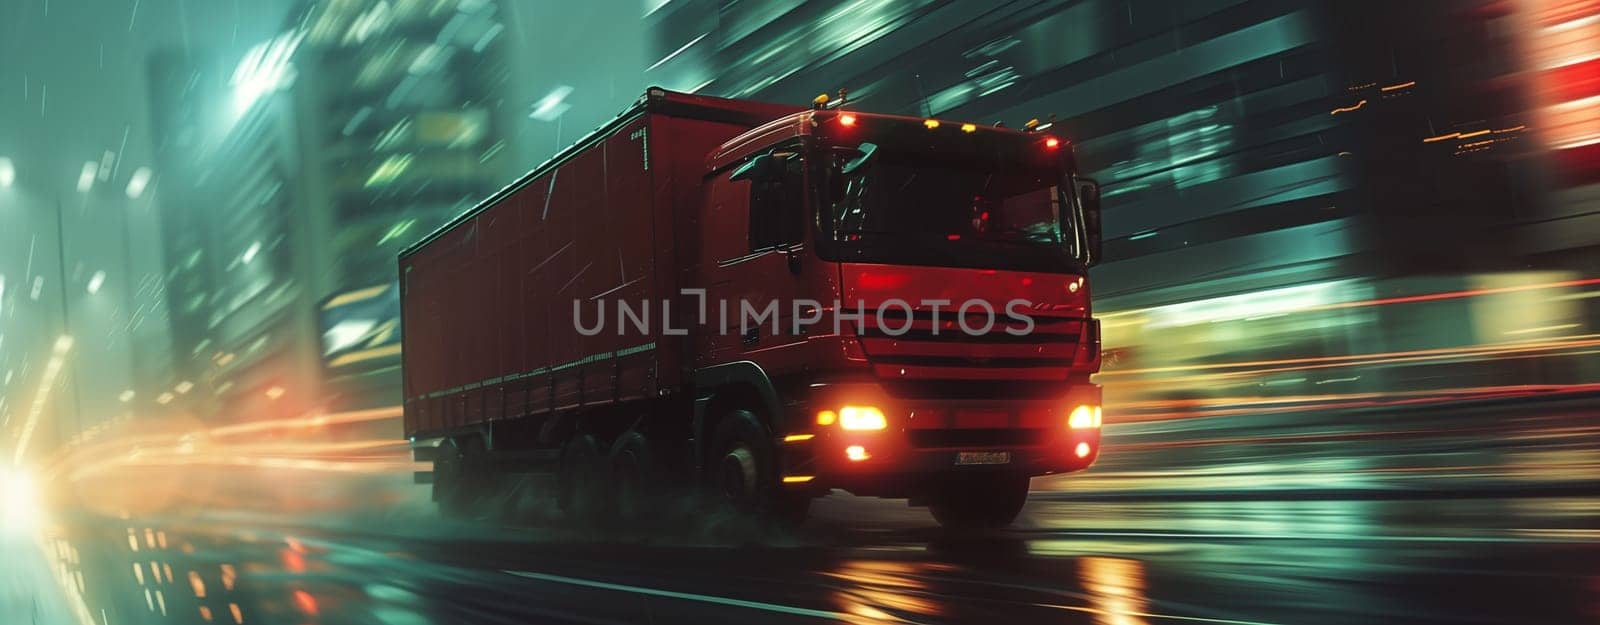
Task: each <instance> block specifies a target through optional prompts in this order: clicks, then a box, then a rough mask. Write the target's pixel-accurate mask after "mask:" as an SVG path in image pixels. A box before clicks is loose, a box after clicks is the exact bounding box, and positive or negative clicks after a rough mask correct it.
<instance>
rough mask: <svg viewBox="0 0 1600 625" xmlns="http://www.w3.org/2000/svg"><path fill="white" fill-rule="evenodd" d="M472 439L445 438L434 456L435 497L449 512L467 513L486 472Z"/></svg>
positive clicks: (452, 514)
mask: <svg viewBox="0 0 1600 625" xmlns="http://www.w3.org/2000/svg"><path fill="white" fill-rule="evenodd" d="M473 449H474V446H473V445H472V443H471V441H467V440H459V439H454V438H451V439H446V440H445V441H444V442H442V443H440V444H439V449H438V451H437V452H436V453H435V456H434V460H433V500H434V501H436V502H438V504H439V511H440V512H442V513H444V514H445V515H446V516H452V517H461V516H466V514H467V512H468V511H469V510H471V508H472V506H473V504H474V503H476V502H477V499H478V494H479V490H480V487H481V486H482V481H483V476H482V475H479V474H480V473H481V472H480V471H478V470H477V469H478V464H479V461H480V460H481V458H477V457H474V456H475V454H474V453H473Z"/></svg>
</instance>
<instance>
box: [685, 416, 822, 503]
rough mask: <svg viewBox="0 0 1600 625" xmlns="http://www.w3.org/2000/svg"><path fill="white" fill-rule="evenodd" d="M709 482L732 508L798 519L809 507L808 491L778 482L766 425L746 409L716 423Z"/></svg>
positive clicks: (776, 463)
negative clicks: (786, 488) (789, 490)
mask: <svg viewBox="0 0 1600 625" xmlns="http://www.w3.org/2000/svg"><path fill="white" fill-rule="evenodd" d="M715 440H716V447H715V449H718V450H720V453H719V454H718V456H717V458H716V459H715V461H714V462H713V464H712V465H711V475H710V478H711V483H712V485H713V486H714V487H715V488H716V492H717V494H719V495H721V496H722V499H723V500H724V501H726V502H728V503H729V504H731V505H733V507H734V508H736V509H739V510H742V511H745V512H752V513H757V514H769V515H772V516H773V517H775V518H777V519H778V520H781V521H784V522H789V523H799V522H801V521H803V520H805V516H806V513H807V511H808V510H809V509H810V507H811V505H810V504H811V497H810V494H809V493H786V492H783V490H782V489H781V488H780V487H779V484H778V462H777V452H776V450H774V449H773V444H772V437H771V436H770V435H769V434H768V433H767V428H766V426H763V425H761V422H760V421H758V420H757V419H756V416H755V415H754V414H753V413H751V412H750V411H748V410H735V411H733V412H732V413H730V414H729V415H728V416H726V417H723V419H722V422H721V423H719V424H718V425H717V435H716V438H715Z"/></svg>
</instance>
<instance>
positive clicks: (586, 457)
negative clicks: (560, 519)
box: [556, 434, 605, 520]
mask: <svg viewBox="0 0 1600 625" xmlns="http://www.w3.org/2000/svg"><path fill="white" fill-rule="evenodd" d="M604 467H605V464H604V456H603V455H601V453H600V444H599V443H597V442H595V439H594V437H593V436H591V435H588V434H575V435H573V437H572V438H570V439H568V440H567V444H566V445H563V446H562V447H561V466H560V468H559V469H558V470H557V472H556V505H558V506H560V508H561V511H562V512H563V513H566V515H567V517H568V518H572V519H579V520H590V519H595V518H597V517H599V516H600V511H601V507H602V506H601V501H602V497H601V493H602V492H603V489H604V481H605V474H604Z"/></svg>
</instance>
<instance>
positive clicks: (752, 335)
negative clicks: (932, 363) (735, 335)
mask: <svg viewBox="0 0 1600 625" xmlns="http://www.w3.org/2000/svg"><path fill="white" fill-rule="evenodd" d="M740 342H742V343H744V344H745V345H755V344H756V343H760V342H761V326H756V327H754V328H750V329H749V330H745V331H744V336H743V337H741V338H740Z"/></svg>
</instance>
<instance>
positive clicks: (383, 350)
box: [289, 0, 511, 407]
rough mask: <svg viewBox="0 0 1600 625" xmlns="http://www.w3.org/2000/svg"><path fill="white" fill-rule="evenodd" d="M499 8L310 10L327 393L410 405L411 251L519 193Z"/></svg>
mask: <svg viewBox="0 0 1600 625" xmlns="http://www.w3.org/2000/svg"><path fill="white" fill-rule="evenodd" d="M505 19H506V18H505V16H504V15H503V12H502V11H501V10H500V7H499V6H498V3H497V2H494V1H492V0H426V1H424V0H398V1H385V0H336V1H326V2H305V3H302V4H301V5H300V6H299V8H297V9H296V10H293V11H291V12H290V19H289V24H290V27H291V28H292V29H294V30H295V32H297V33H298V34H299V35H300V36H303V41H301V43H300V45H299V47H298V49H297V50H296V52H295V54H294V58H293V63H294V65H295V68H296V72H297V74H298V80H297V83H296V86H295V88H294V93H295V97H296V100H297V106H298V109H297V111H298V116H299V118H300V123H299V132H300V140H301V141H302V154H303V157H304V159H305V163H304V167H303V168H302V170H301V172H300V177H301V180H300V181H299V182H300V184H302V185H304V188H305V189H306V194H305V196H304V200H305V208H306V211H307V215H308V218H309V227H310V228H311V230H312V232H313V233H314V234H313V237H312V240H314V241H317V247H316V249H314V250H304V251H302V253H310V254H314V255H316V256H318V257H319V258H320V259H321V260H320V261H319V263H318V267H319V269H318V271H316V272H315V273H313V274H312V275H309V276H307V278H308V280H309V282H308V288H309V289H310V291H311V292H312V293H315V294H316V295H317V298H318V302H319V303H318V312H317V314H318V317H319V331H318V332H317V334H318V335H319V336H320V337H321V341H322V345H321V353H322V356H323V369H324V374H325V377H324V379H325V381H326V384H325V386H324V394H325V395H326V396H327V397H328V401H329V402H330V405H332V406H333V407H356V406H369V407H370V406H380V405H394V404H396V403H398V401H399V398H400V395H399V379H400V378H399V376H398V367H399V362H400V359H399V354H400V334H399V329H400V328H399V321H400V319H399V311H400V308H399V297H398V287H397V282H396V269H395V267H396V263H395V258H396V255H397V254H398V252H399V250H400V249H401V248H403V247H404V246H406V245H409V244H410V243H411V242H412V241H414V240H415V239H417V238H418V237H420V236H422V235H424V234H426V233H428V232H429V231H431V230H433V229H434V228H436V227H438V226H439V225H440V224H442V223H444V222H445V221H447V220H448V219H450V218H451V217H453V216H454V215H456V214H458V213H460V212H462V211H464V210H466V209H467V208H470V207H471V206H472V205H473V204H475V203H477V201H478V200H480V199H482V198H484V197H487V196H488V195H489V194H490V193H492V192H493V191H495V190H497V189H499V188H500V187H501V186H503V185H504V184H506V183H507V182H509V180H510V179H511V175H510V173H509V170H508V169H507V165H506V164H505V163H504V156H503V155H504V152H505V149H506V142H505V141H504V140H503V139H502V137H504V136H505V135H506V134H507V131H508V130H507V128H506V127H505V126H506V122H505V119H504V117H503V115H504V112H503V108H502V102H501V98H502V94H501V91H502V88H503V87H504V85H505V84H506V82H507V78H508V66H507V63H506V58H505V56H504V54H503V52H502V50H503V47H504V46H503V45H502V44H503V39H504V37H503V36H502V35H503V34H504V32H505V30H506V26H505V24H504V20H505Z"/></svg>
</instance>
